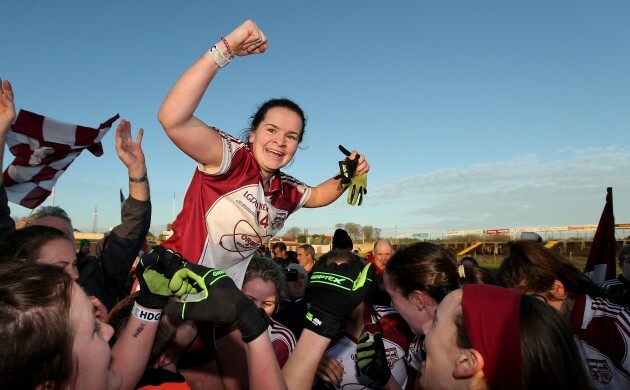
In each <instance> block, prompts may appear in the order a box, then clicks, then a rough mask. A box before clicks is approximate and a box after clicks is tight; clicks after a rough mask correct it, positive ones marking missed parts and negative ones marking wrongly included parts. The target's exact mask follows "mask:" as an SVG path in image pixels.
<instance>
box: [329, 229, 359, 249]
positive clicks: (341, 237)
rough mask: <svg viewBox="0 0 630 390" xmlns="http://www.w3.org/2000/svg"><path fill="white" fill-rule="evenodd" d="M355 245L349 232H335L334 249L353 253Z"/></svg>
mask: <svg viewBox="0 0 630 390" xmlns="http://www.w3.org/2000/svg"><path fill="white" fill-rule="evenodd" d="M353 247H354V244H353V243H352V238H350V235H349V234H348V232H347V231H345V230H343V229H337V230H335V234H334V235H333V239H332V249H341V250H346V251H352V248H353Z"/></svg>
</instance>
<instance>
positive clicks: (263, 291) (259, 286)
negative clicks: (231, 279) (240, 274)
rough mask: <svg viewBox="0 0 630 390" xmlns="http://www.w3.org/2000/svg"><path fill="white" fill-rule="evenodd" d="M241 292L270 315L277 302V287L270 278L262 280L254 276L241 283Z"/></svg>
mask: <svg viewBox="0 0 630 390" xmlns="http://www.w3.org/2000/svg"><path fill="white" fill-rule="evenodd" d="M242 291H243V294H245V295H247V297H248V298H249V299H251V300H252V301H254V303H255V304H256V306H257V307H259V308H261V309H263V310H264V311H265V313H267V315H269V316H271V315H272V314H273V312H274V310H275V309H276V303H277V302H278V289H277V288H276V284H275V283H274V282H272V281H271V280H263V279H262V278H259V277H255V278H252V279H250V280H248V281H247V282H245V284H243V289H242Z"/></svg>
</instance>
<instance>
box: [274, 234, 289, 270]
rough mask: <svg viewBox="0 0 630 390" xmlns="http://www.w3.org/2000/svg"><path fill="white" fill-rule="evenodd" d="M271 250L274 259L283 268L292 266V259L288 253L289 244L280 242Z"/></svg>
mask: <svg viewBox="0 0 630 390" xmlns="http://www.w3.org/2000/svg"><path fill="white" fill-rule="evenodd" d="M271 250H272V252H273V259H274V260H275V262H276V263H277V264H278V265H279V266H280V267H281V268H283V269H284V268H286V267H287V266H288V265H289V264H291V259H290V258H289V254H288V253H287V244H285V243H284V242H282V241H278V242H276V243H274V244H273V245H272V246H271Z"/></svg>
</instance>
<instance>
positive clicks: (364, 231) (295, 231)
mask: <svg viewBox="0 0 630 390" xmlns="http://www.w3.org/2000/svg"><path fill="white" fill-rule="evenodd" d="M335 229H344V230H345V231H347V232H348V234H349V235H350V238H352V240H353V241H375V240H378V239H379V238H381V229H380V228H377V227H374V226H372V225H365V226H361V225H359V224H358V223H353V222H347V223H338V224H336V225H335ZM332 233H333V232H331V235H332ZM284 236H285V237H290V238H296V239H298V241H306V238H307V236H308V232H307V231H305V230H303V229H301V228H299V227H296V226H294V227H291V228H289V229H287V231H286V233H285V234H284ZM310 238H311V242H312V243H313V244H328V238H327V236H325V235H323V234H313V235H311V236H310Z"/></svg>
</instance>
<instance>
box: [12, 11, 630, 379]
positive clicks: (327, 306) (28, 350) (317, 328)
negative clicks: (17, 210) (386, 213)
mask: <svg viewBox="0 0 630 390" xmlns="http://www.w3.org/2000/svg"><path fill="white" fill-rule="evenodd" d="M267 46H268V44H267V40H266V37H265V35H264V34H263V33H262V31H261V30H260V29H259V28H258V27H257V26H256V24H254V23H253V22H252V21H246V22H245V23H243V24H242V25H240V26H239V27H237V28H236V29H235V30H234V31H232V32H231V33H230V34H228V35H227V36H225V37H221V39H220V40H217V44H216V45H215V46H213V47H212V48H211V49H210V50H209V51H208V52H207V53H205V54H204V55H203V56H202V58H200V59H199V60H198V61H196V62H195V63H194V64H193V65H192V66H191V67H190V68H189V69H188V70H187V71H186V72H185V73H184V74H183V75H182V76H181V77H180V78H179V80H178V81H177V82H176V83H175V85H174V87H173V88H172V90H171V91H170V92H169V94H168V96H167V97H166V99H165V100H164V103H163V105H162V107H161V108H160V110H159V113H158V118H159V121H160V123H161V124H162V126H163V128H164V130H165V131H166V133H167V134H168V136H169V137H170V138H171V140H172V141H173V142H174V143H175V145H177V146H178V147H179V148H180V149H181V150H182V151H183V152H184V153H185V154H186V155H188V156H189V157H191V158H192V159H193V160H195V161H196V162H197V169H196V170H195V172H194V173H193V179H192V180H191V183H190V185H189V188H188V190H187V192H186V197H185V201H184V207H183V210H182V212H181V213H180V214H179V215H178V217H177V219H176V221H175V222H174V224H173V232H174V234H173V236H172V237H171V238H170V239H169V240H167V241H165V242H164V243H163V244H162V245H158V246H154V247H153V248H151V249H149V250H148V251H146V252H145V253H144V254H143V255H142V256H141V258H140V259H139V261H138V262H137V264H136V265H135V268H134V274H135V276H136V278H137V285H138V286H137V288H134V291H131V289H129V287H128V286H127V285H126V282H127V280H128V277H129V274H130V272H131V270H132V267H134V261H135V260H136V256H137V254H138V251H139V250H140V247H141V246H142V244H143V242H144V240H145V237H146V234H147V232H148V229H149V225H150V220H151V202H150V192H149V184H148V183H149V182H148V171H147V167H146V164H145V160H144V151H143V149H142V137H143V131H142V129H140V130H139V131H138V136H137V138H136V139H135V140H134V139H133V138H132V136H131V124H130V123H129V122H127V121H126V120H124V119H123V120H121V122H120V123H119V125H118V127H117V129H116V150H117V152H118V156H119V158H120V160H121V162H122V163H123V164H124V165H125V166H126V167H127V169H128V175H129V194H130V196H129V197H128V198H127V200H126V201H125V203H124V206H123V210H122V216H121V217H122V218H121V224H120V225H118V226H117V227H116V228H114V229H113V230H112V231H111V232H110V233H109V234H108V235H107V236H106V237H105V238H104V239H102V240H101V241H99V242H98V243H97V244H96V245H95V248H94V254H93V255H92V254H90V252H91V250H90V246H89V245H85V243H81V244H80V246H79V251H78V253H77V251H76V249H75V244H74V229H73V227H72V222H71V219H70V218H69V216H68V215H67V213H65V212H64V211H63V209H61V208H59V207H42V208H40V209H39V210H37V211H36V212H35V213H33V215H32V216H31V217H30V218H28V220H27V222H26V226H25V227H19V228H18V227H16V224H15V221H13V219H11V217H10V208H9V205H8V200H7V195H6V191H5V188H4V184H3V183H0V388H19V389H35V388H38V389H39V388H41V389H65V388H78V389H84V388H90V389H92V388H93V389H154V388H164V389H167V388H168V389H191V388H194V389H197V388H199V389H207V388H218V389H242V388H262V389H265V390H269V389H283V388H288V389H298V390H299V389H310V388H321V389H341V388H343V389H352V388H360V389H366V388H370V389H371V388H383V389H413V388H420V389H426V390H431V389H455V388H471V389H512V388H520V389H531V388H556V389H590V388H597V389H623V388H625V389H627V388H630V356H629V353H628V350H629V344H630V309H629V308H628V296H630V288H629V287H628V286H629V285H630V246H624V247H623V248H621V250H620V252H619V266H620V267H621V268H622V269H623V273H622V274H621V275H620V276H619V277H618V278H617V279H614V280H611V281H607V282H605V283H604V284H602V285H596V284H594V283H593V282H592V281H591V280H590V279H588V277H586V276H585V275H584V274H583V273H582V272H580V271H579V270H578V269H577V268H576V267H575V266H574V265H573V264H572V263H571V262H570V261H569V260H567V259H566V258H564V257H563V256H562V255H561V254H559V253H558V252H556V251H555V250H553V249H549V248H545V247H544V246H543V245H542V244H541V243H538V242H527V241H515V242H513V243H511V245H510V248H509V253H507V255H506V257H505V258H504V259H503V261H502V263H501V266H500V269H499V272H498V274H496V275H493V273H492V272H490V271H489V270H487V269H484V268H482V267H480V266H479V264H478V263H477V262H476V260H475V259H474V258H464V259H460V260H459V261H458V259H457V256H456V255H455V253H454V252H453V251H452V250H450V249H448V248H445V247H443V246H441V245H437V244H432V243H427V242H422V243H416V244H411V245H409V246H407V247H402V248H397V249H396V250H394V248H393V247H392V245H391V244H390V243H389V242H387V240H378V241H376V243H375V244H374V247H373V250H372V252H371V254H370V255H369V256H368V257H366V258H362V257H361V256H360V255H359V254H356V253H353V249H354V246H353V243H352V240H351V238H350V237H349V235H348V234H347V232H345V231H343V230H342V229H339V230H338V231H336V232H335V235H334V237H333V242H332V248H331V250H330V251H328V252H327V253H324V254H322V255H321V256H319V258H317V254H316V252H315V250H314V248H313V247H312V246H311V245H308V244H302V245H299V246H298V247H297V248H296V251H295V253H290V252H291V251H288V248H287V247H286V245H285V244H284V243H281V242H280V243H277V244H275V245H273V246H272V248H271V250H268V252H267V253H268V255H269V256H264V255H258V254H257V251H258V250H259V248H261V247H264V246H266V245H265V244H267V243H268V242H269V240H270V238H271V237H273V236H274V235H275V234H276V233H277V232H279V231H280V230H281V229H282V227H283V225H284V222H285V220H286V219H287V218H288V217H289V215H290V214H292V213H293V212H295V211H297V210H298V209H299V208H301V207H322V206H326V205H328V204H330V203H332V202H333V201H335V200H336V199H337V198H339V197H340V196H341V195H342V194H343V193H344V192H345V191H347V192H348V203H349V204H351V205H354V204H356V200H357V196H358V194H359V193H360V200H359V204H360V203H361V202H362V201H363V195H365V192H364V190H365V185H366V181H367V178H366V175H367V172H368V171H369V164H368V163H367V161H366V159H365V156H364V155H362V154H359V153H358V152H357V151H356V150H354V151H352V152H348V153H346V154H347V156H346V157H345V159H344V160H342V164H340V167H341V171H340V172H331V173H333V174H334V176H333V175H330V178H328V179H326V180H324V181H323V182H322V183H321V184H319V185H317V186H315V187H311V186H308V185H306V184H304V183H302V182H300V181H298V180H297V179H295V178H293V177H291V176H289V175H286V174H285V173H283V172H282V171H281V169H282V168H283V167H285V166H286V165H287V164H288V163H289V162H290V161H291V160H292V159H293V158H294V156H295V153H296V151H297V149H298V146H299V144H300V142H301V140H302V139H303V136H304V131H305V127H306V115H305V114H304V112H303V111H302V109H301V108H300V107H299V106H298V105H297V104H296V103H294V102H292V101H291V100H288V99H285V98H280V99H271V100H269V101H267V102H265V103H263V104H262V105H261V106H260V108H259V109H258V110H257V112H256V113H255V114H254V115H252V117H251V122H250V127H249V128H248V129H247V131H246V132H245V133H244V134H243V137H242V139H241V140H239V139H237V138H235V137H233V136H231V135H229V134H227V133H225V132H222V131H220V130H218V129H216V128H214V127H212V126H209V125H206V124H205V123H204V122H202V121H201V120H200V119H198V118H196V117H195V116H194V112H195V110H196V108H197V106H198V104H199V102H200V100H201V98H202V97H203V96H204V94H205V93H206V90H207V88H208V86H209V85H210V83H211V81H212V80H213V78H214V77H215V76H216V75H217V74H218V73H219V71H220V69H221V68H223V67H225V66H227V65H228V64H229V63H230V62H231V61H232V60H234V58H235V57H237V56H238V57H244V56H247V55H251V54H260V53H263V52H265V50H266V49H267ZM15 117H16V113H15V104H14V92H13V88H12V86H11V84H10V83H9V82H8V81H6V80H5V81H3V82H2V88H0V162H1V161H2V155H1V153H4V146H5V145H4V144H5V140H6V136H7V133H8V131H9V129H10V127H11V124H12V123H13V121H14V120H15ZM344 153H345V152H344ZM86 247H87V248H86ZM267 248H268V246H267ZM271 253H273V258H271Z"/></svg>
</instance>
